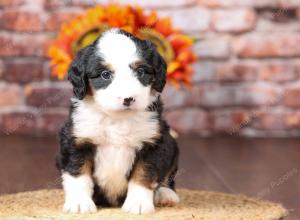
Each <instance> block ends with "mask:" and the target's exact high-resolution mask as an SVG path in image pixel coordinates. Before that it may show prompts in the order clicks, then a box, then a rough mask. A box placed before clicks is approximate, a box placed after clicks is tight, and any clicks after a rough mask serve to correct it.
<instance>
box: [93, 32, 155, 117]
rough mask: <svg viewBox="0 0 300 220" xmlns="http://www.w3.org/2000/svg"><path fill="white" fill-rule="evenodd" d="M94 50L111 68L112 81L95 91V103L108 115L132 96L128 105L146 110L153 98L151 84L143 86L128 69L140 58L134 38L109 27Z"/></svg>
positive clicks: (121, 107) (118, 109) (120, 107)
mask: <svg viewBox="0 0 300 220" xmlns="http://www.w3.org/2000/svg"><path fill="white" fill-rule="evenodd" d="M97 49H98V55H99V56H100V57H101V58H102V59H103V62H104V63H106V64H108V65H109V66H110V67H111V68H112V71H113V81H112V82H111V84H109V86H108V87H107V88H105V89H99V90H97V91H95V95H94V98H95V102H96V103H97V104H98V105H99V107H101V108H102V110H103V111H105V112H106V113H107V114H110V113H111V112H112V111H120V110H124V108H125V107H124V105H123V101H124V99H125V98H129V97H132V98H134V100H135V102H134V103H133V104H132V105H131V106H130V108H131V109H133V110H145V109H146V107H147V106H148V105H149V104H151V101H152V99H151V98H152V97H151V86H150V85H149V86H144V85H142V83H141V82H139V80H138V79H137V78H136V76H135V75H134V74H135V73H134V72H133V70H132V69H131V68H130V65H131V64H133V63H134V62H137V61H140V60H141V59H140V58H139V54H138V49H137V47H136V45H135V43H134V41H132V40H131V39H130V38H129V37H127V36H125V35H124V34H120V33H119V32H118V30H116V29H112V30H110V31H107V32H105V33H104V34H103V36H102V37H101V38H100V40H99V42H98V45H97Z"/></svg>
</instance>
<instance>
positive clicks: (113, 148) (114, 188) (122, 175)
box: [72, 98, 159, 203]
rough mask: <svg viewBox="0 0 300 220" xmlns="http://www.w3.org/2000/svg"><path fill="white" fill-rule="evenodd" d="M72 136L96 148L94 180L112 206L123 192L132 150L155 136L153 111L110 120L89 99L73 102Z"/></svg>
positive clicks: (133, 151)
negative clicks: (90, 143)
mask: <svg viewBox="0 0 300 220" xmlns="http://www.w3.org/2000/svg"><path fill="white" fill-rule="evenodd" d="M73 102H74V104H75V105H76V106H77V108H76V109H75V111H74V112H73V114H72V117H73V118H72V119H73V122H74V130H73V133H74V135H75V136H76V137H77V138H79V141H80V138H82V139H83V140H85V139H89V140H91V141H92V143H94V144H95V145H97V153H96V158H95V172H94V177H95V179H96V180H97V183H98V184H99V185H100V186H102V187H103V190H104V191H105V192H106V193H107V194H108V195H109V196H110V197H111V199H112V201H111V202H112V203H115V201H114V200H115V199H116V198H117V196H118V195H120V194H123V193H124V192H125V191H126V189H127V179H126V174H127V172H129V171H130V170H131V168H132V164H133V162H134V159H135V151H136V150H137V149H140V148H141V147H142V145H143V142H144V141H148V142H153V141H154V138H155V137H158V136H159V124H158V120H157V119H156V116H157V115H156V114H157V113H156V112H145V111H143V112H142V111H141V112H135V113H128V115H126V113H124V114H125V115H122V116H120V115H119V116H118V117H110V116H107V115H106V114H105V113H103V112H101V111H100V109H99V108H98V106H97V105H95V103H94V102H93V100H92V98H86V99H84V100H83V101H79V100H73Z"/></svg>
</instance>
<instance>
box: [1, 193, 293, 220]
mask: <svg viewBox="0 0 300 220" xmlns="http://www.w3.org/2000/svg"><path fill="white" fill-rule="evenodd" d="M178 194H179V197H180V199H181V201H180V203H179V204H178V205H177V206H176V207H168V208H167V207H164V208H156V212H155V213H154V214H151V215H150V214H149V215H142V216H140V215H132V214H127V213H125V212H123V211H122V210H121V209H120V208H105V209H104V208H103V209H101V208H99V210H98V212H97V213H94V214H80V215H79V214H78V215H69V214H64V213H63V212H62V211H61V210H62V205H63V192H62V190H58V189H54V190H40V191H34V192H24V193H18V194H11V195H4V196H1V197H0V219H8V220H11V219H18V220H19V219H20V220H29V219H61V220H63V219H64V220H67V219H74V220H81V219H109V220H111V219H118V220H119V219H124V220H125V219H126V220H127V219H132V220H135V219H170V220H173V219H180V220H182V219H203V220H279V219H283V218H284V217H285V216H286V215H287V211H286V209H284V208H283V207H282V206H281V205H280V204H275V203H271V202H268V201H262V200H258V199H254V198H249V197H246V196H240V195H230V194H224V193H216V192H202V191H192V190H184V189H180V190H178Z"/></svg>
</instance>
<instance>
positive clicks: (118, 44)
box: [97, 29, 138, 68]
mask: <svg viewBox="0 0 300 220" xmlns="http://www.w3.org/2000/svg"><path fill="white" fill-rule="evenodd" d="M97 47H98V50H99V53H100V54H99V55H100V56H102V57H103V58H104V60H105V62H107V63H109V64H110V65H111V66H112V67H113V68H118V67H124V66H127V65H128V64H130V63H132V62H134V61H137V60H138V54H137V48H136V45H135V43H134V42H133V41H132V40H131V39H130V38H128V37H127V36H125V35H124V34H120V33H118V29H111V30H110V31H107V32H105V33H104V34H103V36H102V37H101V38H100V40H99V42H98V45H97Z"/></svg>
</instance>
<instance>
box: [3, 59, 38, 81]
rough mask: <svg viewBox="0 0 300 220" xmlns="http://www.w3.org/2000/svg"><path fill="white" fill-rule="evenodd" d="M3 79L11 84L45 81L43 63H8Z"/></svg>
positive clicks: (20, 61)
mask: <svg viewBox="0 0 300 220" xmlns="http://www.w3.org/2000/svg"><path fill="white" fill-rule="evenodd" d="M4 66H5V71H4V73H3V76H2V78H3V79H4V80H6V81H9V82H17V83H28V82H32V81H40V80H42V79H43V62H42V61H38V60H36V61H33V60H29V61H28V60H17V61H13V60H12V61H7V62H5V64H4Z"/></svg>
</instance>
